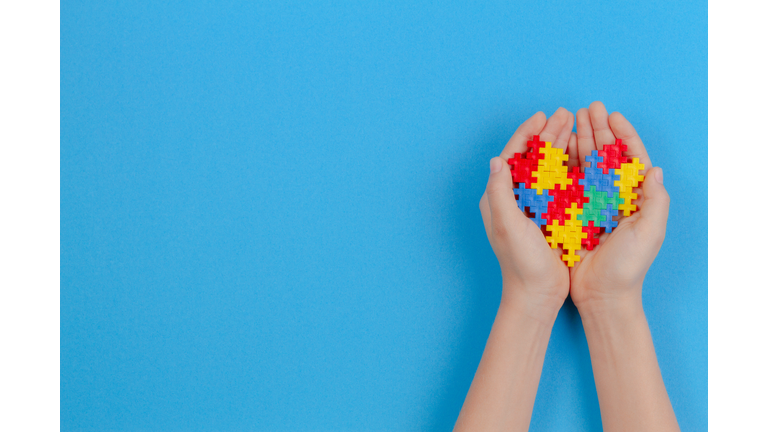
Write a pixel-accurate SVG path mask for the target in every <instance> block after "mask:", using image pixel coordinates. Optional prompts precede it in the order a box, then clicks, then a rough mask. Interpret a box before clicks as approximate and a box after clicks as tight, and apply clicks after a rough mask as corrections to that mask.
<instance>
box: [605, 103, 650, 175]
mask: <svg viewBox="0 0 768 432" xmlns="http://www.w3.org/2000/svg"><path fill="white" fill-rule="evenodd" d="M608 123H609V124H610V126H611V130H612V131H613V134H614V135H615V136H616V138H618V139H620V140H621V143H622V144H625V145H626V146H627V151H626V153H625V156H628V157H629V158H630V160H631V158H639V159H640V163H641V164H645V169H646V170H650V169H651V167H652V165H651V158H650V157H649V156H648V152H647V151H646V150H645V146H644V145H643V141H642V140H640V136H638V135H637V131H635V128H634V127H633V126H632V124H631V123H630V122H629V121H628V120H627V119H626V118H624V116H623V115H621V113H619V112H614V113H612V114H611V115H610V116H609V117H608ZM646 172H647V171H646Z"/></svg>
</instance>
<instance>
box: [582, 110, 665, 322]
mask: <svg viewBox="0 0 768 432" xmlns="http://www.w3.org/2000/svg"><path fill="white" fill-rule="evenodd" d="M576 130H577V131H578V135H577V146H576V147H573V148H571V147H570V146H569V148H568V153H569V155H570V157H571V158H574V156H577V157H578V159H579V161H580V163H581V166H582V167H585V166H586V164H585V162H586V161H585V157H586V156H589V155H590V154H591V153H592V150H601V149H602V148H603V146H604V145H606V144H613V143H614V141H615V139H616V138H619V139H621V140H622V143H623V144H625V145H626V146H627V152H626V153H625V155H627V156H628V157H629V158H639V159H640V163H641V164H644V165H645V170H644V171H645V172H643V171H640V174H644V175H645V180H644V181H643V184H642V189H639V188H638V189H635V193H637V196H638V197H637V200H635V201H634V203H635V204H636V205H637V207H638V209H639V210H638V211H636V212H635V213H633V214H632V215H631V216H629V217H624V216H621V215H620V217H621V219H619V224H618V227H616V228H614V229H613V232H612V233H610V234H608V233H604V234H603V235H601V236H600V243H599V245H597V246H596V247H595V248H594V249H593V250H591V251H587V250H584V249H582V250H581V251H579V255H580V256H581V261H580V262H577V263H576V265H575V266H574V267H573V269H572V270H571V298H572V299H573V303H574V304H575V305H576V307H577V308H579V310H580V311H581V310H584V309H589V308H591V307H593V306H594V307H597V308H605V307H609V308H610V307H614V306H618V305H622V306H626V305H630V306H632V307H638V306H639V307H640V308H642V297H641V295H642V286H643V279H644V278H645V274H646V272H647V271H648V268H649V267H650V266H651V263H653V260H654V258H656V254H657V253H658V252H659V249H660V248H661V244H662V242H663V241H664V235H665V232H666V226H667V214H668V213H669V195H668V194H667V191H666V189H665V188H664V185H663V173H662V171H661V168H658V167H657V168H652V165H651V159H650V158H649V157H648V153H647V152H646V150H645V146H644V145H643V142H642V141H641V140H640V137H639V136H638V135H637V132H636V131H635V128H634V127H632V125H631V124H630V123H629V121H627V119H626V118H624V116H622V115H621V114H619V113H618V112H614V113H612V114H611V115H610V116H609V115H608V112H607V111H606V109H605V106H604V105H603V104H602V103H601V102H594V103H592V105H590V107H589V109H586V108H582V109H580V110H579V111H578V112H577V113H576Z"/></svg>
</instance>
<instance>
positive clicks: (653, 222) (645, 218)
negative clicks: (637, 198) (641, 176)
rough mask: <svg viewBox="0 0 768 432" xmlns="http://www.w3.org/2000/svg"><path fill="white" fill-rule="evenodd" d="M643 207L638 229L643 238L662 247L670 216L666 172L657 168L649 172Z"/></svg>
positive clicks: (644, 184) (644, 187)
mask: <svg viewBox="0 0 768 432" xmlns="http://www.w3.org/2000/svg"><path fill="white" fill-rule="evenodd" d="M643 196H644V200H643V205H642V207H641V208H640V211H639V212H638V214H639V215H640V218H639V219H638V220H637V224H636V226H637V229H638V230H639V231H640V233H639V234H640V237H641V238H647V239H649V240H651V241H653V242H654V243H655V244H654V246H656V247H661V243H662V242H663V241H664V235H665V233H666V230H667V217H668V215H669V194H668V193H667V190H666V188H664V172H663V171H662V170H661V168H659V167H656V168H653V169H650V170H648V174H647V175H646V176H645V180H644V181H643Z"/></svg>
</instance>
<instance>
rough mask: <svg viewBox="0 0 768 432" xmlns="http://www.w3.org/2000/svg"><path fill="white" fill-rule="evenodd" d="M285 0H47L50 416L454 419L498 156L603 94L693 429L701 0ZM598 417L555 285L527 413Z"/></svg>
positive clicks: (413, 424) (653, 296)
mask: <svg viewBox="0 0 768 432" xmlns="http://www.w3.org/2000/svg"><path fill="white" fill-rule="evenodd" d="M160 3H163V4H160ZM276 3H278V2H263V3H262V4H255V5H254V4H251V2H208V1H197V0H196V1H176V2H106V3H105V2H97V1H85V2H73V1H71V0H66V1H62V4H61V426H62V430H64V431H76V430H82V431H107V430H115V431H137V430H141V431H176V430H178V431H181V430H185V431H187V430H188V431H240V430H254V431H279V430H293V431H301V430H307V431H323V430H349V431H356V430H404V431H407V430H429V431H444V430H449V429H450V428H451V427H452V425H453V422H454V421H455V419H456V416H457V415H458V412H459V410H460V408H461V404H462V402H463V400H464V396H465V394H466V391H467V389H468V388H469V384H470V382H471V380H472V376H473V374H474V371H475V369H476V367H477V364H478V362H479V360H480V357H481V354H482V350H483V346H484V343H485V340H486V338H487V336H488V333H489V331H490V327H491V324H492V321H493V318H494V314H495V311H496V308H497V306H498V302H499V298H500V284H501V276H500V272H499V268H498V264H497V262H496V259H495V257H494V255H493V252H492V250H491V248H490V246H489V245H488V242H487V239H486V237H485V232H484V230H483V225H482V220H481V218H480V212H479V210H478V206H477V205H478V201H479V199H480V196H481V195H482V193H483V190H484V188H485V183H486V180H487V176H488V160H489V159H490V158H491V157H493V156H495V155H497V154H498V153H499V152H500V151H501V149H502V148H503V146H504V144H505V143H506V141H507V140H508V139H509V137H510V136H511V135H512V132H513V131H514V130H515V128H516V127H517V126H518V125H519V124H520V123H521V122H522V121H523V120H525V119H526V118H528V117H529V116H530V115H532V114H533V113H534V112H536V111H538V110H543V111H544V112H545V113H546V114H547V115H548V116H549V115H551V114H552V113H553V112H554V110H555V109H556V108H557V107H558V106H564V107H566V108H568V109H570V110H571V111H573V112H575V110H577V109H578V108H580V107H586V106H588V105H589V103H590V102H592V101H594V100H601V101H603V102H604V103H605V104H606V106H607V108H608V110H609V112H610V111H621V112H622V113H623V114H624V115H625V116H626V117H627V118H628V119H629V120H630V121H631V122H632V123H633V124H634V125H635V127H636V129H637V130H638V132H639V133H640V136H641V138H642V139H643V140H644V141H645V143H646V146H647V148H648V151H649V153H650V155H651V158H652V160H653V163H654V165H659V166H661V167H663V168H664V180H665V186H666V187H667V188H668V190H669V193H670V194H671V196H672V209H671V214H670V219H669V226H668V232H667V239H666V242H665V244H664V247H663V248H662V250H661V253H660V254H659V256H658V258H657V259H656V262H655V264H654V265H653V267H652V268H651V270H650V272H649V274H648V277H647V279H646V285H645V289H644V303H645V307H646V312H647V315H648V319H649V322H650V325H651V330H652V333H653V337H654V341H655V344H656V348H657V352H658V357H659V362H660V364H661V369H662V373H663V375H664V379H665V382H666V384H667V389H668V390H669V395H670V398H671V400H672V405H673V406H674V408H675V411H676V413H677V416H678V419H679V422H680V425H681V426H682V428H683V430H687V431H703V430H706V429H707V183H706V182H707V172H706V169H707V168H706V166H707V4H706V3H705V2H699V3H698V4H695V5H691V4H688V3H685V4H678V3H675V2H671V3H670V2H662V1H650V2H649V1H647V2H642V3H638V4H637V5H636V6H628V5H625V4H623V3H621V4H619V3H620V2H595V1H590V0H587V1H582V2H579V3H578V4H555V3H552V4H550V5H546V6H543V5H535V6H534V5H527V4H523V2H517V3H516V4H514V3H510V2H497V3H492V2H477V3H476V4H473V5H462V6H459V5H449V4H446V3H445V2H434V1H432V2H420V3H417V4H416V3H413V2H402V4H393V3H392V2H388V3H389V4H388V5H386V6H384V5H380V6H375V5H372V3H374V2H364V1H360V2H345V3H343V4H341V2H315V1H295V2H283V3H282V4H279V5H278V4H276ZM526 3H529V2H526ZM600 428H601V425H600V411H599V407H598V403H597V394H596V391H595V385H594V381H593V377H592V372H591V365H590V362H589V353H588V349H587V344H586V340H585V337H584V332H583V328H582V326H581V322H580V319H579V315H578V313H577V311H576V310H575V308H574V307H573V304H572V303H571V302H570V301H568V302H566V305H565V306H564V307H563V309H562V311H561V312H560V316H559V317H558V320H557V323H556V324H555V328H554V330H553V333H552V338H551V340H550V343H549V350H548V352H547V358H546V362H545V365H544V371H543V374H542V378H541V385H540V388H539V393H538V396H537V399H536V406H535V409H534V415H533V420H532V428H531V429H532V430H535V431H562V430H569V431H582V430H584V431H587V430H588V431H595V430H600Z"/></svg>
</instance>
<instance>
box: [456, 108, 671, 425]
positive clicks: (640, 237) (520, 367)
mask: <svg viewBox="0 0 768 432" xmlns="http://www.w3.org/2000/svg"><path fill="white" fill-rule="evenodd" d="M575 121H576V124H577V130H578V134H574V133H572V132H571V131H572V129H573V123H574V115H573V114H572V113H570V112H568V111H567V110H565V109H563V108H560V109H558V110H557V111H556V112H555V113H554V114H553V115H552V116H551V117H550V118H549V119H547V118H546V116H545V115H544V113H541V112H538V113H536V114H534V115H533V116H532V117H531V118H530V119H528V120H526V121H525V122H524V123H523V124H522V125H520V127H519V128H518V129H517V131H516V132H515V133H514V135H513V136H512V138H511V139H510V140H509V142H508V143H507V145H506V147H505V148H504V150H503V151H502V152H501V155H500V156H499V157H496V158H493V159H491V162H490V168H491V169H490V171H491V173H490V176H489V178H488V185H487V187H486V190H485V193H484V194H483V197H482V198H481V200H480V212H481V214H482V216H483V223H484V225H485V230H486V234H487V236H488V240H489V241H490V243H491V247H492V248H493V251H494V253H495V254H496V257H497V258H498V260H499V265H500V267H501V273H502V281H503V282H502V298H501V302H500V305H499V311H498V313H497V315H496V320H495V321H494V324H493V328H492V329H491V334H490V335H489V337H488V342H487V343H486V347H485V351H484V352H483V357H482V359H481V361H480V365H479V366H478V369H477V372H476V374H475V378H474V380H473V381H472V385H471V386H470V389H469V392H468V393H467V397H466V400H465V401H464V406H463V407H462V409H461V413H460V414H459V418H458V420H457V421H456V425H455V428H454V430H455V431H496V430H499V431H502V430H503V431H525V430H528V426H529V424H530V420H531V413H532V412H533V402H534V400H535V398H536V390H537V388H538V384H539V379H540V377H541V369H542V366H543V363H544V355H545V353H546V348H547V344H548V342H549V336H550V334H551V331H552V326H553V325H554V322H555V318H556V317H557V312H558V311H559V309H560V307H561V306H562V305H563V302H564V301H565V299H566V297H567V296H568V295H569V294H570V295H571V298H572V299H573V302H574V304H575V305H576V307H577V308H578V309H579V313H580V315H581V317H582V320H583V323H584V330H585V333H586V336H587V342H588V343H589V350H590V356H591V359H592V367H593V372H594V376H595V385H596V387H597V393H598V398H599V400H600V411H601V416H602V420H603V428H604V430H606V431H668V430H669V431H676V430H679V427H678V425H677V420H676V419H675V415H674V412H673V410H672V406H671V404H670V401H669V397H668V396H667V392H666V389H665V387H664V382H663V381H662V377H661V372H660V370H659V367H658V362H657V360H656V354H655V351H654V348H653V342H652V340H651V335H650V330H649V328H648V323H647V321H646V319H645V314H644V312H643V307H642V285H643V279H644V278H645V274H646V273H647V271H648V268H649V267H650V265H651V263H652V262H653V260H654V258H655V257H656V254H657V253H658V251H659V248H660V247H661V244H662V242H663V240H664V233H665V231H666V221H667V214H668V211H669V195H668V194H667V192H666V190H665V189H664V186H663V176H662V172H661V169H660V168H652V165H651V161H650V158H649V157H648V153H647V152H646V150H645V146H644V145H643V143H642V141H641V140H640V138H639V137H638V135H637V133H636V132H635V129H634V128H633V127H632V125H631V124H630V123H629V122H628V121H627V120H626V119H625V118H624V117H623V116H622V115H621V114H619V113H613V114H611V115H610V116H609V115H608V113H607V111H606V110H605V107H604V106H603V104H602V103H600V102H595V103H593V104H592V105H590V107H589V109H586V108H584V109H581V110H579V111H578V112H577V114H576V116H575ZM533 135H539V136H540V137H541V140H542V141H551V142H552V145H553V147H557V148H562V149H564V150H565V151H566V152H567V154H568V155H569V160H568V166H569V167H572V166H577V165H580V166H582V167H584V166H585V165H584V162H585V160H584V157H585V156H587V155H589V154H590V153H591V151H592V150H594V149H602V146H603V145H605V144H613V143H614V140H615V138H621V139H622V140H623V141H624V144H626V145H627V147H628V150H627V154H628V155H629V156H630V157H638V158H640V163H643V164H645V168H646V170H645V173H644V174H645V175H646V179H645V181H644V182H643V187H642V190H640V189H636V190H635V192H636V193H638V199H637V200H636V201H635V203H636V204H637V205H638V209H639V210H638V211H637V212H635V213H634V214H633V215H632V216H629V217H622V218H621V219H620V220H619V225H618V227H617V228H615V229H614V230H613V233H611V234H603V235H602V236H601V238H600V244H599V245H598V246H596V247H595V248H594V249H593V250H592V251H586V250H581V251H579V255H580V256H581V261H580V262H578V263H576V265H575V266H574V267H573V268H571V269H570V270H569V269H568V267H566V265H565V264H564V263H563V262H562V261H561V258H560V256H561V254H562V250H560V249H551V248H550V246H549V245H548V244H547V242H546V240H545V239H544V235H542V232H541V229H540V228H539V227H538V226H537V225H536V224H535V223H533V222H532V221H531V220H529V219H528V218H527V217H526V216H525V214H523V212H522V211H520V210H519V209H518V208H517V203H516V202H515V197H514V193H513V192H512V188H514V186H515V185H514V184H513V182H512V178H511V176H510V174H509V169H510V168H509V165H507V162H506V161H507V159H508V158H510V157H512V156H513V154H514V153H518V152H524V151H526V149H527V147H526V142H527V141H528V140H529V139H531V137H532V136H533ZM641 174H643V172H641Z"/></svg>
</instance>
